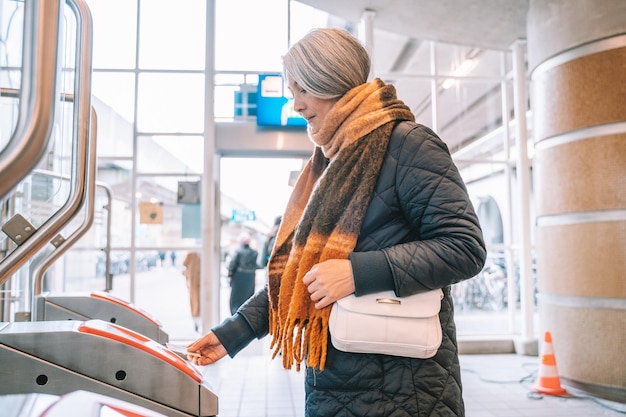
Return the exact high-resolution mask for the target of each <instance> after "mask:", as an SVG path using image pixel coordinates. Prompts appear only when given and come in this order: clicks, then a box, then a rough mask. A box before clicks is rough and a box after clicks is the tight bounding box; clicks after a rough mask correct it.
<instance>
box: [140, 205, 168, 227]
mask: <svg viewBox="0 0 626 417" xmlns="http://www.w3.org/2000/svg"><path fill="white" fill-rule="evenodd" d="M139 223H140V224H163V204H161V203H150V202H147V201H142V202H140V203H139Z"/></svg>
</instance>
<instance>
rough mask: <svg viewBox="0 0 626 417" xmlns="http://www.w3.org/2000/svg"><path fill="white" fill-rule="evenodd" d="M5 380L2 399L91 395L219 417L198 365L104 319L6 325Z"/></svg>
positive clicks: (0, 357)
mask: <svg viewBox="0 0 626 417" xmlns="http://www.w3.org/2000/svg"><path fill="white" fill-rule="evenodd" d="M0 381H2V383H1V384H0V394H20V393H45V394H54V395H62V394H67V393H69V392H72V391H76V390H86V391H90V392H94V393H98V394H102V395H105V396H109V397H112V398H117V399H119V400H122V401H127V402H129V403H132V404H136V405H138V406H141V407H145V408H148V409H150V410H154V411H156V412H158V413H161V414H163V415H165V416H168V417H189V416H197V417H205V416H207V417H208V416H216V415H217V407H218V400H217V396H216V395H215V394H214V393H213V392H212V391H211V389H210V386H209V385H208V383H207V382H206V381H204V380H203V378H202V374H201V373H200V372H199V370H198V369H197V368H196V367H195V366H194V365H192V364H191V363H189V362H187V361H186V360H184V359H182V358H181V357H180V356H178V355H177V354H176V353H174V352H172V351H171V350H169V349H167V348H166V347H164V346H163V345H161V344H159V343H157V342H156V341H154V340H152V339H149V338H147V337H145V336H144V335H142V334H140V333H137V332H135V331H133V330H131V329H127V328H125V327H122V326H119V325H117V324H113V323H110V322H106V321H103V320H88V321H84V322H82V321H75V320H66V321H35V322H15V323H0Z"/></svg>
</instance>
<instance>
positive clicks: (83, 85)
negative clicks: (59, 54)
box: [0, 0, 93, 284]
mask: <svg viewBox="0 0 626 417" xmlns="http://www.w3.org/2000/svg"><path fill="white" fill-rule="evenodd" d="M27 4H28V2H27ZM67 4H69V5H70V6H71V7H72V9H73V11H74V13H75V14H76V21H77V30H78V34H79V36H78V37H77V45H76V56H77V59H76V77H75V87H74V91H76V92H78V93H77V94H76V95H74V97H73V100H74V104H75V105H74V123H73V126H74V129H73V142H74V149H73V152H72V164H71V166H72V167H73V168H75V170H74V175H73V176H72V177H73V181H72V182H71V185H70V196H69V198H68V200H67V202H66V203H65V204H64V205H63V207H61V208H60V209H59V210H58V211H57V212H56V213H55V214H54V215H53V216H52V217H50V218H49V219H48V220H47V221H46V222H45V223H44V224H43V225H41V227H40V228H39V229H37V230H36V231H35V232H34V233H33V234H32V235H31V236H30V238H28V239H27V240H26V241H25V242H24V243H23V244H21V245H20V246H18V247H17V248H16V249H15V250H13V252H11V253H10V254H9V255H8V256H7V257H6V258H4V260H3V261H2V262H0V284H3V283H4V282H5V281H7V280H8V279H9V278H10V277H11V275H12V274H13V273H14V272H15V271H17V270H18V269H19V268H20V267H21V266H22V265H23V264H24V263H25V262H26V261H28V259H29V258H30V256H32V255H33V254H34V253H36V252H37V251H39V250H40V249H41V248H42V247H43V246H45V245H46V244H47V243H48V242H50V241H51V240H52V239H53V237H54V236H55V235H56V234H57V233H58V232H59V231H60V230H61V229H62V228H63V227H64V226H65V225H66V224H67V223H68V222H69V221H70V220H71V218H72V217H73V216H74V215H75V214H76V213H77V212H78V211H79V210H80V208H81V206H82V204H83V202H84V198H85V188H86V187H85V177H86V174H87V172H86V171H87V164H86V159H87V156H88V146H87V143H88V138H89V129H90V126H89V118H90V111H91V72H92V67H91V63H92V40H93V25H92V19H91V13H90V11H89V8H88V7H87V5H86V4H85V2H84V1H83V0H67ZM56 47H57V45H55V48H56ZM70 96H71V95H69V94H67V95H66V97H68V98H69V97H70Z"/></svg>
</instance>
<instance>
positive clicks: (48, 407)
mask: <svg viewBox="0 0 626 417" xmlns="http://www.w3.org/2000/svg"><path fill="white" fill-rule="evenodd" d="M0 410H3V411H2V413H3V414H2V415H3V416H4V417H67V416H72V417H128V416H132V417H165V416H164V415H163V414H161V413H157V412H156V411H153V410H148V409H147V408H144V407H140V406H138V405H134V404H131V403H128V402H126V401H121V400H118V399H115V398H111V397H107V396H105V395H100V394H96V393H93V392H89V391H82V390H80V391H73V392H70V393H69V394H64V395H62V396H58V395H51V394H9V395H0Z"/></svg>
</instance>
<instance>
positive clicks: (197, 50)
mask: <svg viewBox="0 0 626 417" xmlns="http://www.w3.org/2000/svg"><path fill="white" fill-rule="evenodd" d="M140 10H141V12H140V13H141V18H140V23H139V25H140V27H139V34H140V35H139V67H140V68H159V69H185V70H193V69H195V70H200V69H203V68H204V56H205V39H206V35H205V28H204V22H205V18H206V2H205V1H202V0H177V1H176V2H173V1H171V0H150V1H144V2H141V9H140ZM232 26H235V27H237V25H232Z"/></svg>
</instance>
